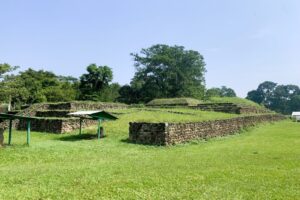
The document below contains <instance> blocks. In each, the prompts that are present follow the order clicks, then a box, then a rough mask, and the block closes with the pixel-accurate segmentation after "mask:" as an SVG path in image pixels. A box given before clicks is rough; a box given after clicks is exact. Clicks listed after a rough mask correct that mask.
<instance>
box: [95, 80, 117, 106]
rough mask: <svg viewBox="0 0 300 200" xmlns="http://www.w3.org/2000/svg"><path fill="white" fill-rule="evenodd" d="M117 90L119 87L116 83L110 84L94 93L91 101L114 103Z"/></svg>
mask: <svg viewBox="0 0 300 200" xmlns="http://www.w3.org/2000/svg"><path fill="white" fill-rule="evenodd" d="M119 90H120V85H119V84H118V83H112V84H110V85H108V86H106V87H104V88H103V89H102V90H101V91H99V92H98V93H96V94H97V95H96V96H95V97H94V99H93V100H96V101H102V102H114V101H116V99H118V97H119Z"/></svg>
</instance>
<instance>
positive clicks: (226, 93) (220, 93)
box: [206, 86, 236, 98]
mask: <svg viewBox="0 0 300 200" xmlns="http://www.w3.org/2000/svg"><path fill="white" fill-rule="evenodd" d="M206 97H207V98H210V97H236V93H235V91H234V90H233V89H231V88H228V87H226V86H222V87H221V88H210V89H208V90H207V91H206Z"/></svg>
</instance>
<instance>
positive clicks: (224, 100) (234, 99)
mask: <svg viewBox="0 0 300 200" xmlns="http://www.w3.org/2000/svg"><path fill="white" fill-rule="evenodd" d="M207 102H208V103H234V104H238V105H245V106H252V107H257V108H263V107H262V106H261V105H259V104H257V103H255V102H253V101H250V100H248V99H243V98H239V97H212V98H210V99H209V100H208V101H207Z"/></svg>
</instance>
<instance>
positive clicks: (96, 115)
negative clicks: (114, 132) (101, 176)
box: [69, 110, 118, 120]
mask: <svg viewBox="0 0 300 200" xmlns="http://www.w3.org/2000/svg"><path fill="white" fill-rule="evenodd" d="M69 115H70V116H74V117H86V116H89V117H91V118H93V119H102V120H116V119H118V118H117V117H115V116H113V115H112V114H110V113H108V112H105V111H103V110H86V111H77V112H73V113H69Z"/></svg>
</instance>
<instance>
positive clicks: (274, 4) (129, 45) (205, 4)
mask: <svg viewBox="0 0 300 200" xmlns="http://www.w3.org/2000/svg"><path fill="white" fill-rule="evenodd" d="M0 8H1V12H0V25H1V31H0V45H1V48H0V63H3V62H7V63H9V64H11V65H19V66H21V70H25V69H26V68H28V67H31V68H34V69H44V70H49V71H53V72H55V73H57V74H60V75H72V76H75V77H79V76H80V75H81V74H82V73H84V72H85V68H86V66H87V65H89V64H90V63H97V64H98V65H108V66H110V67H111V68H112V69H113V72H114V81H115V82H119V83H120V84H125V83H129V82H130V80H131V78H132V77H133V75H134V67H133V60H132V58H131V57H130V55H129V54H130V53H132V52H138V51H139V50H140V49H141V48H146V47H150V46H151V45H153V44H158V43H161V44H168V45H175V44H176V45H182V46H185V47H186V48H187V49H193V50H197V51H199V52H200V53H201V54H202V55H203V56H204V58H205V62H206V64H207V66H206V68H207V73H206V83H207V87H219V86H222V85H226V86H229V87H231V88H233V89H234V90H235V91H236V92H237V94H238V95H239V96H241V97H244V96H246V94H247V92H248V91H249V90H252V89H255V88H256V87H257V85H258V84H259V83H261V82H263V81H265V80H270V81H274V82H277V83H280V84H288V83H291V84H296V85H300V61H299V57H300V54H299V52H300V1H298V0H184V1H183V0H176V1H175V0H151V1H149V0H148V1H146V0H126V1H125V0H123V1H122V0H118V1H117V0H107V1H104V0H103V1H102V0H95V1H92V0H82V1H79V0H77V1H76V0H48V1H46V0H43V1H40V0H36V1H34V0H26V1H23V0H19V1H16V0H1V1H0Z"/></svg>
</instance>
